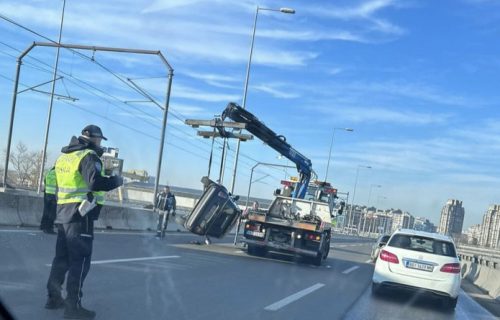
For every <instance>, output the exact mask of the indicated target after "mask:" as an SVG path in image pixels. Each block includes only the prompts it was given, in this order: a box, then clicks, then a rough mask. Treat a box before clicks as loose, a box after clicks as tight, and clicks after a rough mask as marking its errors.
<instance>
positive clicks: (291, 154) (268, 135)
mask: <svg viewBox="0 0 500 320" xmlns="http://www.w3.org/2000/svg"><path fill="white" fill-rule="evenodd" d="M225 118H230V119H232V120H233V121H236V122H242V123H245V124H246V130H247V131H249V132H250V133H251V134H253V135H254V136H256V137H257V138H259V139H260V140H262V141H263V142H264V143H266V144H267V145H268V146H270V147H271V148H273V149H274V150H276V151H277V152H278V153H279V154H281V155H282V156H284V157H286V158H287V159H288V160H290V161H292V162H293V163H295V165H296V166H297V171H298V172H299V182H298V183H297V188H296V189H295V190H294V192H293V197H294V198H299V199H303V198H304V197H305V195H306V193H307V187H308V185H309V181H310V180H311V175H312V172H313V171H312V163H311V160H310V159H308V158H307V157H305V156H304V155H303V154H301V153H300V152H298V151H297V150H295V149H294V148H293V147H292V146H291V145H290V144H289V143H288V142H286V138H285V137H284V136H282V135H278V134H276V133H275V132H274V131H273V130H271V129H270V128H269V127H267V126H266V125H265V124H264V123H263V122H261V121H260V120H259V119H258V118H257V117H256V116H254V115H253V114H252V113H250V112H248V111H246V110H245V109H243V108H242V107H241V106H239V105H238V104H236V103H234V102H230V103H229V104H228V105H227V107H226V109H225V110H224V112H223V113H222V119H223V120H224V119H225Z"/></svg>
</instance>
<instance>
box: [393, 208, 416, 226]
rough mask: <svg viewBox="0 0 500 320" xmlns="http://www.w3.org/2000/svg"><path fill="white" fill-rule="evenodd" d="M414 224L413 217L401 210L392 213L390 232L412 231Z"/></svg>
mask: <svg viewBox="0 0 500 320" xmlns="http://www.w3.org/2000/svg"><path fill="white" fill-rule="evenodd" d="M414 223H415V217H413V216H412V215H411V214H410V213H409V212H406V211H405V212H403V211H401V210H399V209H398V210H393V211H392V231H396V230H397V229H400V228H404V229H413V225H414Z"/></svg>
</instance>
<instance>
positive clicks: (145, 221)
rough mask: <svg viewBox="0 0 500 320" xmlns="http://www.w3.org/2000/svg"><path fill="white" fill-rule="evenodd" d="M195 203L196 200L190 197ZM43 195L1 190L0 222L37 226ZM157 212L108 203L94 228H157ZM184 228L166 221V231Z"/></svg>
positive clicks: (184, 210)
mask: <svg viewBox="0 0 500 320" xmlns="http://www.w3.org/2000/svg"><path fill="white" fill-rule="evenodd" d="M192 200H193V201H192V202H194V201H195V200H194V199H192ZM189 203H190V202H189V201H183V202H182V206H178V208H177V213H178V214H180V215H183V214H187V213H188V212H190V211H191V208H188V207H184V205H186V204H189ZM42 213H43V197H42V196H41V195H36V194H29V193H24V192H16V191H12V192H10V191H8V192H0V225H8V226H30V227H38V226H39V225H40V221H41V219H42ZM157 223H158V213H154V212H153V211H152V210H151V209H142V208H132V207H126V206H122V205H119V204H114V203H107V204H106V205H105V206H104V207H103V208H102V209H101V214H100V217H99V219H98V220H97V221H95V224H94V226H95V228H96V229H114V230H138V231H140V230H156V226H157ZM178 229H181V230H184V228H183V227H182V226H180V225H178V224H177V223H175V222H174V220H173V219H171V221H170V222H169V226H168V230H178Z"/></svg>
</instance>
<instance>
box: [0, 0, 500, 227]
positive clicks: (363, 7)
mask: <svg viewBox="0 0 500 320" xmlns="http://www.w3.org/2000/svg"><path fill="white" fill-rule="evenodd" d="M258 4H259V5H260V6H262V7H268V8H280V7H291V8H294V9H295V10H296V14H295V15H286V14H281V13H277V12H267V11H262V12H261V13H260V14H259V20H258V26H257V36H256V41H255V48H254V60H253V63H252V72H251V78H250V85H249V95H248V101H247V107H248V109H249V110H250V111H251V112H253V113H254V114H255V115H257V116H258V117H259V118H260V119H261V120H263V121H264V122H265V123H266V124H267V125H268V126H270V127H271V128H272V129H273V130H274V131H276V132H278V133H280V134H283V135H285V136H286V137H287V141H289V142H290V143H291V144H292V145H293V146H294V147H295V148H296V149H297V150H299V151H300V152H302V153H303V154H305V155H306V156H308V157H310V159H311V160H312V162H313V167H314V169H315V171H316V172H317V173H318V174H319V176H320V177H323V176H324V174H325V167H326V162H327V159H328V147H329V143H330V139H331V134H332V130H333V128H334V127H352V128H354V132H352V133H349V132H342V131H336V137H335V144H334V147H333V162H332V166H331V169H330V173H329V180H331V181H332V182H333V184H334V185H335V186H336V187H337V188H338V189H339V190H340V191H344V192H347V191H349V192H351V194H352V192H353V188H354V180H355V173H356V168H357V166H358V165H369V166H372V167H373V168H372V169H371V170H368V169H365V170H361V171H360V176H359V182H358V188H357V191H356V202H357V203H360V204H367V203H368V194H369V189H370V185H372V184H380V185H382V188H380V189H374V190H373V193H372V196H371V203H370V204H371V205H375V204H376V203H377V202H378V204H379V207H381V208H391V207H392V208H401V209H403V210H407V211H409V212H411V213H412V214H414V215H416V216H426V217H428V218H430V219H431V220H432V221H433V222H435V223H437V222H438V220H439V211H440V209H441V207H442V206H443V205H444V203H445V202H446V200H447V199H448V198H457V199H460V200H463V201H464V206H465V209H466V220H465V221H466V223H465V224H466V226H468V225H470V224H473V223H480V221H481V219H482V215H483V213H484V212H485V210H486V209H487V207H488V206H489V205H490V204H493V203H498V202H499V201H500V200H499V193H498V187H499V185H500V169H499V168H498V159H499V158H500V157H499V156H500V127H499V126H498V120H499V118H500V112H499V109H498V108H499V106H498V101H499V98H500V97H499V96H500V91H499V90H498V89H497V87H498V74H499V71H500V58H499V57H500V55H499V51H500V44H499V41H498V37H499V33H500V27H499V25H500V24H499V22H500V10H499V9H500V1H496V0H459V1H418V0H410V1H403V0H359V1H335V2H333V1H261V2H259V3H258ZM256 5H257V3H256V2H253V1H229V0H216V1H203V0H185V1H175V0H174V1H172V0H170V1H167V0H156V1H155V0H153V1H151V0H141V1H124V0H109V1H105V2H103V1H85V2H79V1H73V0H67V6H66V17H65V23H64V31H63V42H65V43H78V44H86V45H102V46H114V47H127V48H142V49H153V50H161V51H162V52H163V53H164V54H165V56H166V57H167V59H168V60H169V62H170V63H171V64H172V66H173V67H174V69H175V76H174V82H173V88H172V100H171V113H170V114H169V120H168V130H167V143H166V146H165V147H166V148H165V153H164V155H165V158H164V159H165V163H164V166H163V170H162V176H161V180H162V182H164V183H166V182H168V183H170V184H174V185H179V186H185V187H200V183H199V179H200V177H201V176H202V175H204V174H206V171H207V162H208V156H209V151H210V143H209V141H206V140H202V139H201V138H198V137H197V136H196V131H195V130H193V129H192V128H189V127H187V126H186V125H184V124H183V120H185V119H187V118H194V119H207V118H211V117H212V116H213V115H215V114H219V113H220V112H221V111H222V110H223V109H224V107H225V106H226V104H227V103H228V102H229V101H235V102H238V103H239V102H241V98H242V93H243V83H244V75H245V69H246V63H247V59H248V49H249V45H250V32H251V28H252V23H253V17H254V14H255V7H256ZM61 8H62V1H56V0H54V1H40V0H31V1H23V2H22V3H19V1H13V0H4V1H2V2H1V3H0V14H2V15H4V16H7V17H9V18H11V19H13V20H15V21H17V22H19V23H21V24H23V25H25V26H27V27H29V28H31V29H34V30H36V31H37V32H39V33H41V34H43V35H45V36H48V37H50V38H52V39H56V38H57V32H58V27H59V19H60V12H61ZM0 34H1V35H2V36H1V37H0V41H1V42H0V56H1V57H2V59H0V108H1V110H2V112H1V113H0V128H1V130H0V142H1V143H2V144H3V145H4V144H5V140H6V137H7V124H8V117H9V114H10V103H11V98H12V97H11V95H12V81H11V80H9V79H12V78H13V77H14V71H15V56H17V55H18V54H19V52H18V51H19V50H23V49H24V48H26V47H27V46H28V45H29V44H30V43H31V42H32V41H41V39H40V38H39V37H37V36H35V35H33V34H31V33H29V32H26V31H24V30H22V29H20V28H18V27H15V26H13V25H12V24H9V23H7V22H5V21H3V20H0ZM54 53H55V51H54V50H53V49H47V48H37V49H35V50H34V51H33V52H32V53H30V55H29V57H27V58H26V60H25V62H26V63H25V64H24V65H23V69H22V75H21V83H23V84H25V85H35V84H38V83H42V82H44V81H48V80H50V79H51V73H50V68H51V67H50V66H51V65H52V64H53V61H54ZM82 53H85V54H87V55H91V53H88V52H82ZM94 58H95V60H96V61H97V62H99V63H101V64H103V65H105V66H106V67H107V68H108V69H110V70H112V71H113V72H115V73H116V74H119V75H120V76H121V77H122V79H126V78H131V79H134V80H133V81H134V82H135V83H136V84H138V85H140V86H141V87H142V88H144V89H146V90H147V91H148V92H149V93H151V94H152V95H153V96H154V97H155V98H156V99H157V100H158V101H159V102H160V103H161V104H163V101H164V95H165V85H166V78H165V74H166V72H165V70H164V68H163V66H162V64H161V63H160V62H159V61H158V59H155V58H154V57H139V56H136V55H130V54H108V53H99V52H97V53H96V54H95V57H94ZM35 59H36V60H35ZM60 70H61V75H62V76H63V77H64V78H63V80H60V81H58V82H57V87H56V91H57V93H59V94H63V95H70V96H72V97H75V98H77V99H78V100H77V101H75V102H70V101H62V100H56V101H55V104H54V114H53V129H52V130H51V132H50V137H49V161H54V159H55V158H56V156H57V154H58V152H59V149H60V147H61V146H63V145H65V144H66V143H67V141H68V140H69V137H70V136H71V135H73V134H78V133H79V131H80V130H81V128H82V127H83V126H84V125H86V124H87V123H95V124H98V125H100V126H101V127H102V128H103V130H104V133H105V135H107V136H108V137H109V141H108V143H107V145H108V146H115V147H119V148H120V153H121V156H122V157H123V158H124V159H125V168H126V169H146V170H148V171H149V172H150V173H151V174H154V173H155V168H156V154H157V152H158V148H159V139H158V137H159V135H160V124H161V111H160V110H159V108H158V107H156V106H154V105H153V104H151V103H128V104H127V103H124V101H136V100H143V99H144V98H143V97H141V96H140V95H138V94H137V92H134V91H133V90H132V89H131V88H130V86H129V85H130V83H128V85H125V84H124V82H127V81H126V80H125V81H124V82H122V81H118V80H117V79H116V78H115V77H114V76H113V75H111V74H110V73H108V72H107V71H105V70H103V69H102V68H100V67H99V66H97V65H96V64H95V63H92V62H91V61H89V60H88V59H87V60H86V59H82V58H81V57H79V56H78V55H75V54H73V53H72V52H68V51H66V50H63V51H62V52H61V61H60ZM89 85H91V86H92V87H90V86H89ZM23 88H25V87H24V86H21V89H23ZM40 89H43V90H45V91H48V90H49V89H50V87H49V86H44V87H41V88H40ZM48 101H49V100H48V96H47V95H45V94H41V93H37V92H30V91H28V92H25V93H22V94H20V96H19V101H18V113H17V114H16V122H15V128H14V141H16V142H17V141H20V140H21V141H23V142H25V143H26V144H28V146H29V147H30V148H32V149H41V147H42V143H43V132H44V123H45V119H46V113H47V106H48ZM2 148H4V147H2ZM234 150H235V146H234V143H231V145H230V151H229V158H228V164H227V171H226V179H225V182H226V184H227V185H229V184H230V178H229V176H230V173H231V172H232V166H233V158H234ZM219 154H220V150H219V149H217V152H216V158H217V159H216V161H215V163H214V167H213V170H215V171H216V172H217V171H218V169H217V168H218V162H219ZM242 154H243V158H242V163H241V164H240V166H239V169H240V170H239V176H238V182H237V185H236V192H237V193H242V194H244V193H246V188H247V186H248V180H249V175H250V168H251V166H252V165H254V164H255V161H265V162H274V163H280V164H287V162H286V161H285V160H280V159H278V158H277V154H276V152H274V151H272V150H271V149H269V148H268V147H267V146H265V145H263V144H262V143H261V142H260V141H258V140H255V141H252V142H246V143H244V144H242ZM291 172H293V170H292V171H291ZM291 172H290V171H289V172H288V173H289V174H290V173H291ZM266 175H269V176H266ZM285 175H286V173H285V172H283V171H280V170H276V169H268V168H259V169H258V173H256V174H255V176H256V178H257V179H259V178H262V177H265V176H266V177H265V178H264V179H263V180H261V181H260V182H259V183H257V184H256V185H255V187H254V188H253V190H254V192H253V195H255V196H267V197H269V196H270V194H271V192H272V190H273V189H274V188H276V187H277V186H278V183H279V179H281V178H284V177H285ZM384 197H385V198H386V199H385V198H384Z"/></svg>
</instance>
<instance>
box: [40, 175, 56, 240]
mask: <svg viewBox="0 0 500 320" xmlns="http://www.w3.org/2000/svg"><path fill="white" fill-rule="evenodd" d="M55 169H56V168H55V167H52V168H51V169H50V170H49V171H48V172H47V174H46V175H45V180H44V181H45V189H44V191H43V214H42V221H41V222H40V230H42V231H43V232H44V233H48V234H56V233H55V232H54V220H55V219H56V210H57V200H56V188H57V183H56V170H55Z"/></svg>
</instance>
